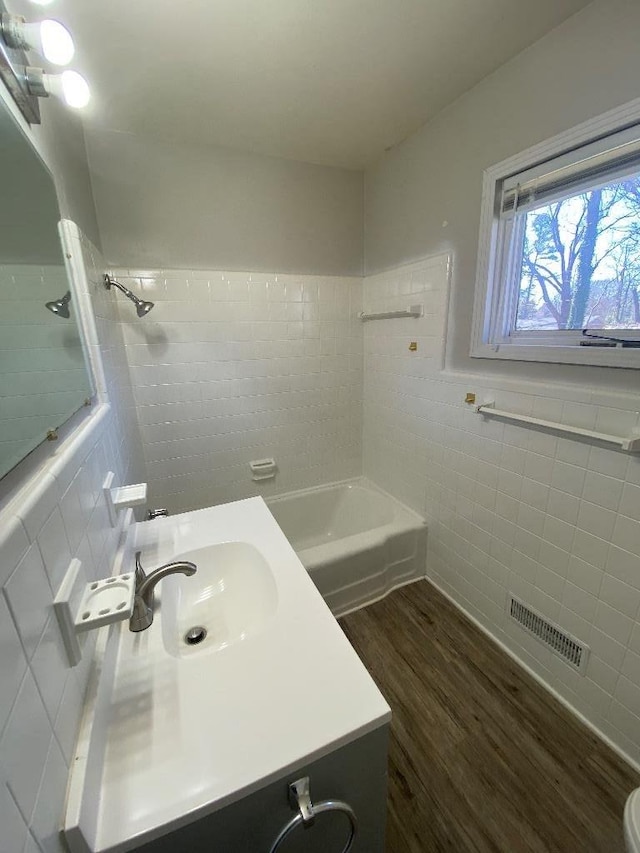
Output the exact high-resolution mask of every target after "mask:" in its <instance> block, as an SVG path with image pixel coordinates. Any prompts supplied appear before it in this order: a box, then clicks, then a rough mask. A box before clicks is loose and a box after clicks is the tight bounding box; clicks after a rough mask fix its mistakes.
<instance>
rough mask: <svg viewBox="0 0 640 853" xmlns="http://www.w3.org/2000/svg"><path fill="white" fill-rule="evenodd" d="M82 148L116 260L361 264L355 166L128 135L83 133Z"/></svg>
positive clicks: (348, 269) (328, 269) (316, 266)
mask: <svg viewBox="0 0 640 853" xmlns="http://www.w3.org/2000/svg"><path fill="white" fill-rule="evenodd" d="M283 132H286V128H283ZM87 146H88V152H89V164H90V168H91V179H92V183H93V189H94V193H95V198H96V207H97V211H98V221H99V224H100V235H101V238H102V243H103V248H104V253H105V256H106V258H107V260H108V261H109V263H111V264H113V265H117V266H125V267H135V268H140V267H150V268H151V269H157V268H158V267H160V268H164V269H172V268H173V269H184V268H187V269H193V268H196V269H204V270H207V269H209V270H211V269H226V270H252V271H261V272H270V271H272V270H278V271H280V272H295V273H311V274H320V275H359V274H360V273H361V271H362V181H363V176H362V172H358V171H352V170H348V169H336V168H331V167H328V166H314V165H311V164H309V163H298V162H294V161H292V160H280V159H277V158H273V157H264V156H261V155H256V154H246V153H243V152H240V151H233V150H230V149H226V148H216V147H213V146H203V145H197V144H193V145H171V144H169V143H164V142H158V141H157V140H154V139H150V138H143V137H138V136H134V135H133V134H130V133H117V132H100V133H97V132H89V133H88V136H87Z"/></svg>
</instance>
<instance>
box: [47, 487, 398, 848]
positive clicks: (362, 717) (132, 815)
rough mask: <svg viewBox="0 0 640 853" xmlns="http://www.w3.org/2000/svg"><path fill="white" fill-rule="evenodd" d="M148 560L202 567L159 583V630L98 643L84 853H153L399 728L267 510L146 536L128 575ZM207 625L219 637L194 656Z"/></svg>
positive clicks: (183, 520)
mask: <svg viewBox="0 0 640 853" xmlns="http://www.w3.org/2000/svg"><path fill="white" fill-rule="evenodd" d="M138 552H141V561H142V565H143V566H144V567H145V568H146V569H147V571H152V570H153V569H154V568H155V567H157V566H161V565H164V564H166V563H169V562H174V561H177V560H189V561H191V562H193V563H195V564H196V565H197V567H198V568H197V571H196V573H195V574H194V575H192V576H190V577H185V576H183V575H171V576H169V577H165V578H164V579H163V580H162V581H161V582H160V583H159V584H158V586H157V587H156V591H155V592H156V601H155V603H156V607H155V609H154V619H153V624H152V625H150V626H149V628H147V629H145V630H143V631H138V632H136V633H134V632H132V631H130V630H129V625H128V623H127V622H126V621H125V622H121V623H120V625H115V626H113V628H112V629H111V630H110V631H108V632H107V631H106V630H105V632H104V633H102V634H101V635H100V637H99V640H100V642H101V643H102V646H101V649H100V650H99V651H97V652H96V656H97V663H96V671H97V672H99V673H100V678H99V681H98V682H97V683H96V687H95V691H94V692H93V693H91V695H90V696H88V699H87V705H86V708H87V711H86V714H85V720H86V726H84V727H83V729H82V731H81V733H80V735H79V739H78V746H77V748H76V759H75V761H74V765H73V773H72V779H71V784H70V788H69V796H68V799H67V811H66V816H65V830H64V831H65V838H66V840H67V844H68V846H69V849H70V850H71V851H73V853H88V851H95V853H132V851H134V850H138V849H143V848H144V849H146V848H147V844H149V843H151V842H153V841H154V840H155V839H158V838H160V837H161V836H163V835H166V834H167V833H169V832H172V831H173V830H174V829H177V828H179V827H181V826H184V825H185V824H187V823H191V822H194V821H198V820H199V819H200V818H204V817H205V816H207V815H211V814H213V813H214V812H217V811H218V810H220V811H222V810H224V809H226V807H227V806H229V805H231V804H235V803H239V802H240V801H241V800H243V799H244V798H245V797H247V796H249V795H251V794H253V793H255V792H259V791H262V790H263V789H265V786H266V785H268V784H271V783H273V782H275V781H276V780H279V779H282V778H284V775H285V774H290V773H292V772H296V771H294V769H293V768H296V769H297V768H301V767H304V766H307V765H308V764H309V763H310V762H312V761H316V760H318V759H320V758H322V757H323V756H328V755H330V754H333V752H334V751H335V750H336V749H337V748H339V747H341V746H343V745H346V744H349V743H351V742H352V741H354V740H356V739H357V738H359V737H360V736H362V735H363V734H367V733H369V732H373V731H374V730H375V729H377V728H378V727H380V726H382V725H386V724H387V723H388V722H389V718H390V710H389V706H388V705H387V703H386V702H385V701H384V698H383V697H382V695H381V694H380V691H379V690H378V688H377V687H376V686H375V684H374V682H373V681H372V679H371V676H370V675H369V674H368V672H367V671H366V669H365V668H364V666H363V665H362V663H361V661H360V660H359V658H358V656H357V655H356V653H355V652H354V650H353V648H352V647H351V646H350V644H349V642H348V640H347V638H346V637H345V635H344V634H343V633H342V631H341V630H340V628H339V626H338V625H337V623H336V621H335V619H334V617H333V616H332V614H331V611H330V610H329V608H328V607H327V605H326V604H325V603H324V601H323V600H322V597H321V596H320V594H319V593H318V591H317V589H316V588H315V586H314V584H313V581H312V580H311V578H310V577H309V575H308V573H307V572H306V570H305V568H304V566H303V565H302V564H301V562H300V560H299V559H298V557H297V556H296V554H295V552H294V550H293V548H292V547H291V545H290V544H289V542H288V541H287V539H286V538H285V536H284V534H283V532H282V530H281V529H280V528H279V527H278V525H277V523H276V521H275V519H274V517H273V516H272V515H271V513H270V512H269V510H268V508H267V506H266V504H265V502H264V501H263V500H262V498H248V499H246V500H243V501H237V502H235V503H230V504H222V505H219V506H214V507H208V508H206V509H201V510H195V511H194V512H188V513H183V514H181V515H175V516H170V517H169V518H162V519H157V520H155V521H144V522H140V523H138V524H135V525H132V526H131V527H130V528H129V531H128V535H127V539H126V542H125V543H123V546H122V548H121V550H120V553H119V557H118V561H117V562H116V565H115V566H114V574H121V573H122V572H126V571H128V570H130V569H131V567H132V566H134V565H135V555H136V553H138ZM125 567H126V568H125ZM197 627H202V628H205V629H206V631H207V636H206V637H205V638H204V639H203V640H202V641H201V642H199V643H196V644H195V645H192V646H190V645H188V644H187V643H186V642H185V640H184V637H185V634H186V633H187V632H188V631H189V630H190V629H192V628H197ZM285 789H286V786H285ZM285 796H286V794H285ZM288 812H289V808H288V806H287V813H288ZM274 834H275V829H274ZM161 846H162V847H163V849H169V848H168V847H165V846H164V845H161ZM187 846H188V845H187ZM214 846H215V845H214ZM224 846H225V845H224V842H223V841H221V842H220V844H218V845H217V849H222V848H224ZM178 848H179V849H183V847H182V846H181V845H178V847H175V846H174V847H173V848H172V849H178ZM184 849H187V847H185V848H184ZM189 849H191V848H189ZM251 849H253V848H251ZM255 849H258V848H255ZM260 849H262V848H260ZM265 849H268V847H265Z"/></svg>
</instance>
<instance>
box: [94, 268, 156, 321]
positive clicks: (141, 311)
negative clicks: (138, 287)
mask: <svg viewBox="0 0 640 853" xmlns="http://www.w3.org/2000/svg"><path fill="white" fill-rule="evenodd" d="M103 281H104V286H105V287H106V288H107V290H109V289H110V288H111V287H117V288H118V290H121V291H122V292H123V293H124V295H125V296H126V297H127V298H128V299H130V300H131V301H132V302H133V304H134V305H135V306H136V314H137V315H138V317H144V316H145V314H148V313H149V311H151V309H152V308H153V306H154V303H153V302H145V301H144V300H143V299H140V297H139V296H136V295H135V293H133V291H131V290H129V288H128V287H125V286H124V284H120V282H119V281H116V280H115V278H111V276H110V275H109V274H108V273H105V274H104V277H103Z"/></svg>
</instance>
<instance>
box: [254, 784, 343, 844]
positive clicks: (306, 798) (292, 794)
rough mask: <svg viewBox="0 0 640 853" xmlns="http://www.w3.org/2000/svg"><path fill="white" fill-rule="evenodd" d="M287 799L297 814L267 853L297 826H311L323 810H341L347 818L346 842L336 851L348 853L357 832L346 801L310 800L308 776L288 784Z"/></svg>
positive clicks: (282, 830) (283, 828) (284, 827)
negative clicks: (315, 801)
mask: <svg viewBox="0 0 640 853" xmlns="http://www.w3.org/2000/svg"><path fill="white" fill-rule="evenodd" d="M289 800H290V802H291V805H292V806H293V807H294V808H297V809H298V814H297V815H295V817H292V818H291V820H290V821H289V822H288V823H287V824H285V826H283V827H282V829H281V830H280V832H279V833H278V836H277V838H276V840H275V841H274V842H273V844H272V845H271V849H270V850H269V853H276V851H277V850H278V848H279V847H280V845H281V844H282V842H283V841H284V840H285V839H286V838H288V837H289V836H290V835H291V833H292V832H293V831H294V830H295V829H296V828H297V827H299V826H304V827H307V826H311V825H312V824H313V822H314V821H315V818H316V815H319V814H323V813H324V812H342V813H343V814H345V815H346V816H347V817H348V818H349V823H350V825H351V832H350V833H349V838H348V839H347V843H346V844H345V846H344V847H343V848H342V850H341V851H336V853H349V850H351V846H352V844H353V840H354V838H355V837H356V833H357V832H358V819H357V818H356V813H355V812H354V810H353V809H352V808H351V806H350V805H349V804H348V803H345V802H343V801H342V800H321V801H320V802H319V803H316V804H315V805H314V804H313V803H312V802H311V795H310V793H309V777H308V776H304V777H303V778H302V779H298V780H296V781H295V782H292V783H291V784H290V785H289Z"/></svg>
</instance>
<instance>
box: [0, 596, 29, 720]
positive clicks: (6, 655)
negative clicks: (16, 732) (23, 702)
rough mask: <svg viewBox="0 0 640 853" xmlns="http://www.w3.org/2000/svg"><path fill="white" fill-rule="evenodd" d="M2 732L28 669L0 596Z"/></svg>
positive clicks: (0, 703)
mask: <svg viewBox="0 0 640 853" xmlns="http://www.w3.org/2000/svg"><path fill="white" fill-rule="evenodd" d="M0 649H2V654H0V733H1V732H2V729H3V728H4V724H5V723H6V721H7V719H8V717H9V714H10V712H11V708H12V706H13V703H14V700H15V698H16V696H17V694H18V689H19V687H20V684H21V682H22V679H23V677H24V674H25V672H26V669H27V659H26V657H25V655H24V651H23V649H22V644H21V643H20V639H19V637H18V633H17V630H16V627H15V625H14V623H13V619H12V618H11V614H10V613H9V608H8V607H7V605H6V602H5V600H4V598H3V597H2V596H0Z"/></svg>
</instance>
